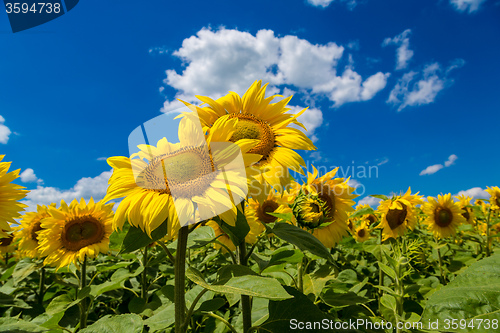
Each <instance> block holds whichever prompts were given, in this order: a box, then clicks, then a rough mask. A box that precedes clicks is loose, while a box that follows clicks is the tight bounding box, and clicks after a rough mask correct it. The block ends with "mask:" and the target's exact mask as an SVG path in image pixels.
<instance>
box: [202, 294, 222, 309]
mask: <svg viewBox="0 0 500 333" xmlns="http://www.w3.org/2000/svg"><path fill="white" fill-rule="evenodd" d="M224 304H226V300H225V299H224V298H220V297H217V298H213V299H209V300H207V301H205V302H203V303H201V305H200V307H199V308H198V311H201V312H203V311H205V312H211V311H217V310H219V309H220V308H221V307H223V306H224Z"/></svg>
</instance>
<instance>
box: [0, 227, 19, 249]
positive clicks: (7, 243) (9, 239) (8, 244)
mask: <svg viewBox="0 0 500 333" xmlns="http://www.w3.org/2000/svg"><path fill="white" fill-rule="evenodd" d="M2 231H3V232H4V233H6V230H2ZM6 235H7V236H0V253H12V252H14V251H15V250H16V246H15V243H14V242H13V240H14V236H13V235H12V234H7V233H6Z"/></svg>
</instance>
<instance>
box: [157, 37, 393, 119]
mask: <svg viewBox="0 0 500 333" xmlns="http://www.w3.org/2000/svg"><path fill="white" fill-rule="evenodd" d="M343 53H344V47H342V46H339V45H337V44H335V43H333V42H330V43H327V44H312V43H310V42H309V41H307V40H305V39H300V38H298V37H297V36H291V35H288V36H283V37H276V36H275V35H274V32H273V31H272V30H260V31H258V32H257V34H256V35H255V36H254V35H252V34H250V33H248V32H242V31H238V30H234V29H224V28H221V29H219V30H217V31H212V30H209V29H205V28H204V29H202V30H200V31H198V33H197V34H196V36H191V37H189V38H187V39H185V40H184V41H183V43H182V47H181V48H180V49H178V50H176V51H175V52H174V53H173V54H174V55H175V56H177V57H179V58H180V59H181V60H182V61H183V62H184V64H185V68H184V70H183V71H182V73H177V72H176V71H175V70H171V69H169V70H167V71H166V74H167V77H166V79H165V80H164V83H165V84H166V85H169V86H171V87H173V88H174V89H176V90H177V91H178V93H177V95H176V96H175V97H176V98H180V99H183V100H185V101H188V102H192V103H198V102H199V101H198V100H197V98H196V97H195V95H208V96H210V97H212V98H217V97H220V96H222V95H225V94H227V92H228V91H235V92H237V93H239V94H242V93H244V92H245V91H246V89H248V87H249V86H250V85H251V84H252V83H253V82H254V81H255V80H259V79H262V80H263V82H269V83H270V85H269V90H270V91H271V90H273V89H274V90H276V91H278V88H277V86H280V85H287V86H288V87H289V88H290V89H293V88H294V87H296V88H298V89H299V90H300V93H302V94H304V95H306V97H307V96H310V95H312V94H315V95H319V96H320V97H327V98H328V99H330V100H331V101H332V102H333V103H334V106H335V107H338V106H340V105H342V104H344V103H347V102H359V101H366V100H369V99H371V98H373V97H374V96H375V94H376V93H378V92H379V91H380V90H382V89H383V88H385V86H386V83H387V77H388V76H389V74H388V73H386V74H384V73H381V72H379V73H376V74H373V75H371V76H369V77H368V78H367V79H365V80H363V78H362V77H361V75H360V74H358V73H357V72H355V71H354V69H353V67H352V64H350V65H349V66H347V67H346V68H345V69H344V70H343V72H342V74H341V75H340V76H339V75H338V73H337V72H338V69H337V64H338V62H339V60H340V59H341V58H342V56H343ZM279 90H281V89H279ZM181 105H182V104H181V103H180V102H178V101H175V100H167V101H165V103H164V106H163V109H162V111H164V112H168V111H171V110H174V109H175V108H178V107H180V106H181Z"/></svg>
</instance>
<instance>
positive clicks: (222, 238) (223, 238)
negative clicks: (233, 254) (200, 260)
mask: <svg viewBox="0 0 500 333" xmlns="http://www.w3.org/2000/svg"><path fill="white" fill-rule="evenodd" d="M205 225H208V226H210V227H211V228H212V229H214V233H215V237H217V240H218V241H219V242H221V243H222V244H224V245H225V246H227V248H228V249H230V250H231V251H234V250H236V246H235V245H234V243H233V241H232V240H231V238H229V236H228V235H227V234H226V233H225V232H224V231H223V230H222V229H221V227H220V226H219V224H218V223H217V222H215V221H214V220H210V221H208V222H207V223H206V224H205ZM214 248H215V249H217V250H219V249H222V252H224V253H226V252H227V249H226V248H225V247H223V246H222V245H220V244H217V243H214Z"/></svg>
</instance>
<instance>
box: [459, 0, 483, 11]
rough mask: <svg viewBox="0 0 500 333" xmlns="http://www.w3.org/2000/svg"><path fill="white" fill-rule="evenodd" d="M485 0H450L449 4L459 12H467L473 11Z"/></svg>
mask: <svg viewBox="0 0 500 333" xmlns="http://www.w3.org/2000/svg"><path fill="white" fill-rule="evenodd" d="M485 1H486V0H450V4H451V5H453V6H454V7H455V9H456V10H458V11H460V12H465V11H468V12H469V13H472V12H475V11H476V10H478V9H479V6H481V4H482V3H483V2H485Z"/></svg>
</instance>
